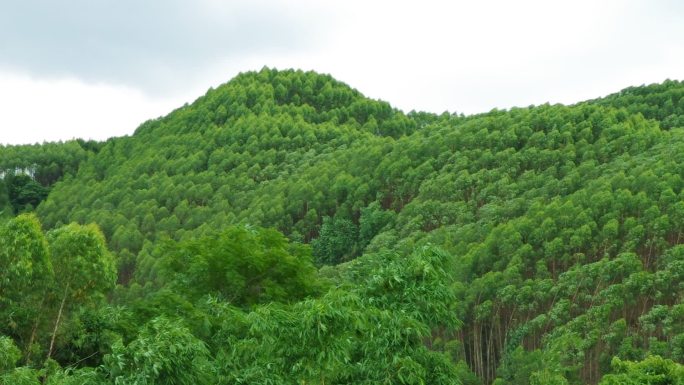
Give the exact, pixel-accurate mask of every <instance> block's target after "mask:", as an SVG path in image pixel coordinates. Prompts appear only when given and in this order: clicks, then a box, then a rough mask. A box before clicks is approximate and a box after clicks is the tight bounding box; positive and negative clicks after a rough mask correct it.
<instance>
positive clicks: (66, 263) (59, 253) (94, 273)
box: [48, 224, 116, 300]
mask: <svg viewBox="0 0 684 385" xmlns="http://www.w3.org/2000/svg"><path fill="white" fill-rule="evenodd" d="M48 240H49V243H50V251H51V254H52V262H53V265H54V269H55V276H56V285H57V286H58V288H59V291H60V292H61V291H64V292H66V293H67V295H68V296H69V297H72V298H73V299H75V300H81V299H82V298H84V297H88V296H89V295H92V294H93V293H97V292H104V291H105V290H107V289H110V288H112V287H113V285H114V282H115V281H116V270H115V264H114V258H113V256H112V255H111V254H110V253H109V251H108V250H107V247H106V245H105V239H104V236H103V235H102V232H101V231H100V230H99V228H98V227H97V226H96V225H87V226H81V225H77V224H70V225H67V226H64V227H61V228H59V229H57V230H54V231H52V232H50V233H49V234H48Z"/></svg>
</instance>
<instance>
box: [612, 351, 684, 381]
mask: <svg viewBox="0 0 684 385" xmlns="http://www.w3.org/2000/svg"><path fill="white" fill-rule="evenodd" d="M611 367H612V369H613V374H608V375H606V376H605V377H603V379H602V380H601V382H600V383H599V384H600V385H642V384H652V385H669V384H672V385H682V384H684V366H682V365H680V364H677V363H675V362H673V361H671V360H666V359H663V358H662V357H659V356H651V357H648V358H646V359H645V360H643V361H641V362H629V361H622V360H620V359H619V358H614V359H613V361H612V362H611Z"/></svg>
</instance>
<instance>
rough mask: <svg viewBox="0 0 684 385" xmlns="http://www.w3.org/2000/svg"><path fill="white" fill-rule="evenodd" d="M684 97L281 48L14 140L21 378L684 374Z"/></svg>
mask: <svg viewBox="0 0 684 385" xmlns="http://www.w3.org/2000/svg"><path fill="white" fill-rule="evenodd" d="M683 119H684V83H682V82H680V81H670V80H668V81H665V82H663V83H661V84H653V85H649V86H641V87H630V88H627V89H625V90H622V91H620V92H619V93H616V94H613V95H609V96H607V97H605V98H601V99H596V100H590V101H586V102H582V103H578V104H576V105H572V106H564V105H548V104H547V105H541V106H531V107H526V108H512V109H510V110H492V111H490V112H488V113H483V114H478V115H473V116H463V115H456V114H448V113H444V114H441V115H435V114H430V113H424V112H410V113H404V112H402V111H399V110H396V109H393V108H392V107H391V106H390V105H389V104H387V103H385V102H382V101H377V100H371V99H368V98H365V97H364V96H363V95H361V94H360V93H359V92H358V91H356V90H353V89H351V88H350V87H348V86H347V85H345V84H343V83H341V82H338V81H336V80H334V79H333V78H331V77H330V76H327V75H320V74H316V73H313V72H302V71H292V70H288V71H278V70H272V69H267V68H265V69H263V70H261V71H259V72H249V73H244V74H241V75H238V76H237V77H236V78H234V79H233V80H231V81H230V82H228V83H226V84H224V85H221V86H219V87H217V88H216V89H211V90H209V91H208V92H207V93H206V95H204V96H202V97H200V98H199V99H197V100H196V101H195V102H194V103H192V104H190V105H186V106H183V107H181V108H179V109H177V110H175V111H173V112H171V113H170V114H169V115H167V116H165V117H162V118H159V119H155V120H150V121H148V122H145V123H143V124H142V125H141V126H140V127H139V128H138V129H137V131H136V132H135V134H134V135H132V136H129V137H122V138H113V139H110V140H108V141H107V142H104V143H96V142H84V141H71V142H65V143H44V144H42V145H33V146H5V147H0V172H2V178H0V222H2V224H1V225H0V383H3V381H4V382H5V383H13V384H14V383H17V384H18V383H27V384H32V383H36V381H39V380H40V381H43V382H44V383H52V384H71V383H79V384H80V383H91V384H134V383H135V384H185V383H198V384H202V383H207V384H214V383H218V384H232V383H273V384H302V383H307V384H311V383H316V384H348V383H368V384H371V383H372V384H376V383H387V384H390V383H391V384H395V383H398V384H456V383H463V384H486V385H488V384H491V383H495V384H599V383H601V384H617V383H645V382H648V381H651V382H652V383H675V384H676V383H680V382H681V381H682V369H681V364H682V363H684V304H682V295H683V294H684V246H683V245H682V243H684V120H683ZM26 212H35V214H27V213H26ZM21 213H24V214H21ZM18 214H19V215H18ZM15 215H18V216H16V217H15ZM41 223H42V225H41ZM41 226H43V227H44V228H45V229H46V230H43V229H42V228H41ZM20 381H24V382H20ZM630 381H631V382H630ZM658 381H660V382H658Z"/></svg>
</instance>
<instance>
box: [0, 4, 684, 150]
mask: <svg viewBox="0 0 684 385" xmlns="http://www.w3.org/2000/svg"><path fill="white" fill-rule="evenodd" d="M263 66H268V67H276V68H279V69H284V68H300V69H304V70H310V69H311V70H316V71H319V72H323V73H329V74H331V75H333V76H334V77H335V78H337V79H338V80H341V81H343V82H345V83H347V84H349V85H350V86H352V87H354V88H356V89H358V90H359V91H361V92H362V93H363V94H365V95H367V96H369V97H372V98H375V99H383V100H386V101H388V102H390V103H391V104H392V105H393V106H395V107H397V108H400V109H402V110H404V111H410V110H412V109H415V110H424V111H431V112H437V113H441V112H443V111H449V112H459V113H460V112H462V113H466V114H470V113H476V112H484V111H489V110H491V109H492V108H495V107H496V108H510V107H513V106H527V105H530V104H541V103H546V102H550V103H574V102H577V101H580V100H584V99H589V98H594V97H598V96H602V95H605V94H608V93H612V92H616V91H618V90H620V89H621V88H624V87H627V86H630V85H641V84H648V83H653V82H661V81H663V80H664V79H666V78H670V79H679V80H682V79H684V2H681V1H678V0H662V1H660V0H643V1H638V0H633V1H627V0H626V1H611V0H586V1H585V0H573V1H553V0H540V1H530V0H516V1H511V0H501V1H493V0H490V1H486V0H485V1H483V0H478V1H475V0H472V1H442V0H439V1H437V0H434V1H433V0H421V1H401V0H399V1H397V0H395V1H372V0H363V1H362V0H346V1H335V2H333V1H313V0H312V1H302V0H295V1H284V0H283V1H276V0H256V1H255V0H250V1H243V2H237V1H221V0H192V1H191V0H62V1H54V0H22V1H2V2H1V3H0V143H34V142H42V141H53V140H67V139H72V138H78V137H80V138H92V139H98V140H102V139H106V138H108V137H112V136H121V135H128V134H131V133H132V132H133V131H134V130H135V128H136V127H137V126H138V125H139V124H140V123H142V122H143V121H145V120H147V119H150V118H155V117H158V116H160V115H165V114H166V113H168V112H170V111H171V110H172V109H174V108H176V107H179V106H180V105H182V104H183V103H185V102H192V101H193V100H194V99H196V98H197V97H199V96H200V95H202V94H203V93H204V92H206V90H207V89H208V88H209V87H212V86H214V87H215V86H217V85H219V84H221V83H224V82H226V81H228V80H230V79H231V78H232V77H234V76H235V75H236V74H238V73H239V72H241V71H248V70H258V69H260V68H261V67H263Z"/></svg>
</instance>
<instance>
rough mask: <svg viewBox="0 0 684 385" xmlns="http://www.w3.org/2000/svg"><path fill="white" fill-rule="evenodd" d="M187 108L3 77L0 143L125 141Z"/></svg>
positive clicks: (62, 83) (66, 83) (99, 87)
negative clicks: (174, 111) (159, 119)
mask: <svg viewBox="0 0 684 385" xmlns="http://www.w3.org/2000/svg"><path fill="white" fill-rule="evenodd" d="M183 102H185V101H181V100H179V99H150V98H149V97H147V96H145V95H144V94H143V93H141V92H140V91H138V90H135V89H132V88H128V87H123V86H112V85H106V84H86V83H84V82H82V81H79V80H77V79H56V80H40V79H34V78H31V77H29V76H26V75H21V74H16V73H7V72H0V109H1V110H2V113H0V143H15V144H17V143H36V142H43V141H57V140H68V139H73V138H84V139H96V140H104V139H107V138H109V137H112V136H122V135H126V134H130V133H132V132H133V130H134V129H135V128H136V127H137V126H138V125H139V124H140V123H142V122H143V121H145V120H147V119H150V118H154V117H157V116H159V115H162V114H166V113H168V112H169V111H171V110H172V109H173V108H175V107H177V106H179V105H181V104H182V103H183Z"/></svg>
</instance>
